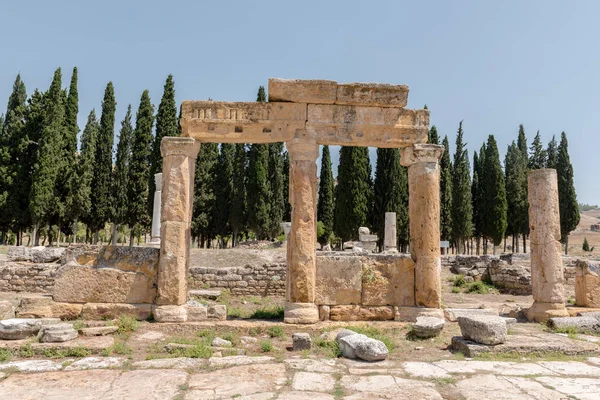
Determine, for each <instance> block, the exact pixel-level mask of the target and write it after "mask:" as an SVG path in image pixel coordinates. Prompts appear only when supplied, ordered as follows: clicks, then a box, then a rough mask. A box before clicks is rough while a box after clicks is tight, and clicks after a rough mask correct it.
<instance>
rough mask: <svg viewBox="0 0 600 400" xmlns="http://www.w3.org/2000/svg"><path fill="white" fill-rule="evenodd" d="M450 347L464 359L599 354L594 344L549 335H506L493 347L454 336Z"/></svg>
mask: <svg viewBox="0 0 600 400" xmlns="http://www.w3.org/2000/svg"><path fill="white" fill-rule="evenodd" d="M450 346H451V348H452V349H453V350H455V351H460V352H461V353H463V354H464V355H465V356H466V357H477V356H478V355H480V354H483V353H493V354H499V353H519V354H523V355H526V354H531V353H533V354H544V353H563V354H565V355H586V354H589V355H593V354H598V352H599V347H598V346H596V345H595V344H594V343H590V342H584V341H579V340H571V339H568V338H565V337H562V336H558V335H554V334H551V333H537V334H532V335H508V336H507V337H506V341H505V342H504V343H502V344H499V345H495V346H491V345H485V344H480V343H475V342H473V341H471V340H467V339H464V338H463V337H462V336H454V337H453V338H452V343H451V345H450Z"/></svg>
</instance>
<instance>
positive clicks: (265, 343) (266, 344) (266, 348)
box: [259, 340, 273, 353]
mask: <svg viewBox="0 0 600 400" xmlns="http://www.w3.org/2000/svg"><path fill="white" fill-rule="evenodd" d="M259 346H260V351H262V352H263V353H269V352H271V351H272V350H273V343H271V341H270V340H261V341H260V344H259Z"/></svg>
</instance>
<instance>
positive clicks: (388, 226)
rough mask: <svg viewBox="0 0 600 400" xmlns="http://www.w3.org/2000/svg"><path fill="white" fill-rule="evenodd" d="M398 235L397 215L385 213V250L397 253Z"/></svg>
mask: <svg viewBox="0 0 600 400" xmlns="http://www.w3.org/2000/svg"><path fill="white" fill-rule="evenodd" d="M397 240H398V239H397V234H396V213H395V212H386V213H385V232H384V235H383V250H384V251H391V252H395V251H398V247H397Z"/></svg>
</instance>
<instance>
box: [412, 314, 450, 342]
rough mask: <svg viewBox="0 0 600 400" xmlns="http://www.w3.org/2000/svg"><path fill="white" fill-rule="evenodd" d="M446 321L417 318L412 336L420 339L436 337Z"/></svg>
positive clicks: (433, 318) (432, 318)
mask: <svg viewBox="0 0 600 400" xmlns="http://www.w3.org/2000/svg"><path fill="white" fill-rule="evenodd" d="M445 324H446V321H444V320H443V319H442V318H435V317H418V318H417V322H416V323H415V324H414V325H413V327H412V328H413V329H412V332H413V334H414V335H415V336H416V337H418V338H421V339H428V338H432V337H436V336H438V335H439V334H440V332H441V331H442V329H444V325H445Z"/></svg>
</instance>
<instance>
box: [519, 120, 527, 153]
mask: <svg viewBox="0 0 600 400" xmlns="http://www.w3.org/2000/svg"><path fill="white" fill-rule="evenodd" d="M517 147H518V148H519V150H521V153H522V154H523V155H525V157H527V158H528V159H529V154H528V151H529V149H528V148H527V136H526V135H525V128H524V127H523V124H520V125H519V135H518V137H517Z"/></svg>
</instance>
